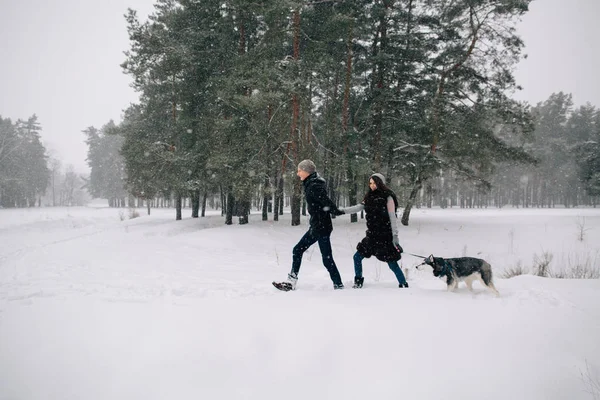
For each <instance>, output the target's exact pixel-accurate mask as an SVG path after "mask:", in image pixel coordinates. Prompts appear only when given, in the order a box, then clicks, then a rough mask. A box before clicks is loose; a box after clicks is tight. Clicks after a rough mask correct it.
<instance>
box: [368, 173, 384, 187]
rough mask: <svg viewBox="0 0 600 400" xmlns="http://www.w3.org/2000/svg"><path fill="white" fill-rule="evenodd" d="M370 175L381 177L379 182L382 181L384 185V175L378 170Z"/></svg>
mask: <svg viewBox="0 0 600 400" xmlns="http://www.w3.org/2000/svg"><path fill="white" fill-rule="evenodd" d="M371 176H376V177H378V178H379V179H381V182H383V184H384V185H385V176H383V175H382V174H380V173H379V172H377V173H376V174H373V175H371Z"/></svg>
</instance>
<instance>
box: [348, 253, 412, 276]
mask: <svg viewBox="0 0 600 400" xmlns="http://www.w3.org/2000/svg"><path fill="white" fill-rule="evenodd" d="M363 259H364V257H363V256H362V255H361V254H360V253H359V252H358V251H357V252H356V253H354V276H356V277H357V278H362V260H363ZM387 264H388V266H389V267H390V269H391V270H392V272H393V273H394V275H396V279H398V283H399V284H405V283H406V278H405V277H404V273H403V272H402V268H400V266H399V265H398V261H388V263H387Z"/></svg>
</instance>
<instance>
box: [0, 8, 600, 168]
mask: <svg viewBox="0 0 600 400" xmlns="http://www.w3.org/2000/svg"><path fill="white" fill-rule="evenodd" d="M153 3H154V1H153V0H0V115H1V116H2V117H3V118H11V119H12V120H13V121H14V120H16V119H18V118H21V119H26V118H28V117H29V116H31V115H32V114H34V113H35V114H37V116H38V118H39V122H40V123H41V125H42V128H43V133H42V138H43V140H44V144H45V145H46V148H48V149H49V150H50V152H51V154H52V155H53V157H55V158H58V159H60V160H61V161H62V162H63V165H66V164H72V165H74V166H75V168H76V170H78V171H80V172H87V171H88V167H87V163H86V162H85V158H86V154H87V146H86V145H85V143H84V139H85V137H84V135H83V133H81V131H82V130H83V129H85V128H86V127H88V126H92V125H93V126H95V127H97V128H100V127H101V126H102V125H104V124H105V123H106V122H108V121H109V120H110V119H113V120H115V122H117V123H118V122H119V121H120V119H121V113H122V110H123V109H125V108H127V106H128V105H129V104H130V103H131V102H136V101H137V95H136V94H135V93H134V92H133V90H132V89H131V88H130V87H129V83H130V82H131V79H130V78H129V76H126V75H124V74H123V73H122V70H121V67H120V66H119V65H120V63H121V62H122V61H123V60H124V55H123V51H125V50H127V49H128V47H129V38H128V36H127V30H126V23H125V19H124V17H123V15H124V14H125V13H126V10H127V8H128V7H130V8H133V9H135V10H138V11H139V14H140V15H141V16H143V17H144V18H145V16H147V15H148V14H149V13H150V12H151V11H152V10H153ZM599 18H600V0H534V1H533V3H532V4H531V7H530V11H529V13H527V15H526V16H525V17H524V18H523V21H522V23H521V24H520V26H519V31H520V33H521V36H522V37H523V39H524V40H525V43H526V45H527V49H526V53H527V54H528V55H529V57H528V59H526V60H524V61H522V62H521V64H520V65H519V67H518V69H517V71H516V77H517V81H518V82H519V84H521V85H522V86H523V87H524V90H523V91H522V92H520V93H518V94H516V97H517V98H518V99H520V100H527V101H529V102H530V103H532V104H535V103H537V102H539V101H543V100H545V99H547V98H548V96H549V95H550V94H551V93H552V92H558V91H561V90H562V91H563V92H567V93H572V94H573V97H574V101H575V104H576V105H581V104H584V103H586V102H590V103H592V104H594V105H595V106H597V107H600V79H599V77H598V72H597V71H600V40H599V39H600V24H599V23H598V19H599Z"/></svg>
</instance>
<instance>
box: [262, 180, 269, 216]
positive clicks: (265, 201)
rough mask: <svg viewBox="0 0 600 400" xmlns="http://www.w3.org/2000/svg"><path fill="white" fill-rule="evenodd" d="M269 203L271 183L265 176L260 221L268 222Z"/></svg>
mask: <svg viewBox="0 0 600 400" xmlns="http://www.w3.org/2000/svg"><path fill="white" fill-rule="evenodd" d="M270 201H271V182H270V181H269V177H268V176H265V182H264V185H263V204H262V220H263V221H268V220H269V202H270Z"/></svg>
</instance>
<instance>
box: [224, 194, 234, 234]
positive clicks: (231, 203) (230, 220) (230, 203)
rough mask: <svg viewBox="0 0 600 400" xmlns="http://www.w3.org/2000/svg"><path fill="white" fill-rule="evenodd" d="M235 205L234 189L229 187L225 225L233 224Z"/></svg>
mask: <svg viewBox="0 0 600 400" xmlns="http://www.w3.org/2000/svg"><path fill="white" fill-rule="evenodd" d="M234 207H235V197H234V196H233V189H232V188H227V206H226V211H225V225H231V224H233V209H234Z"/></svg>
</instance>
